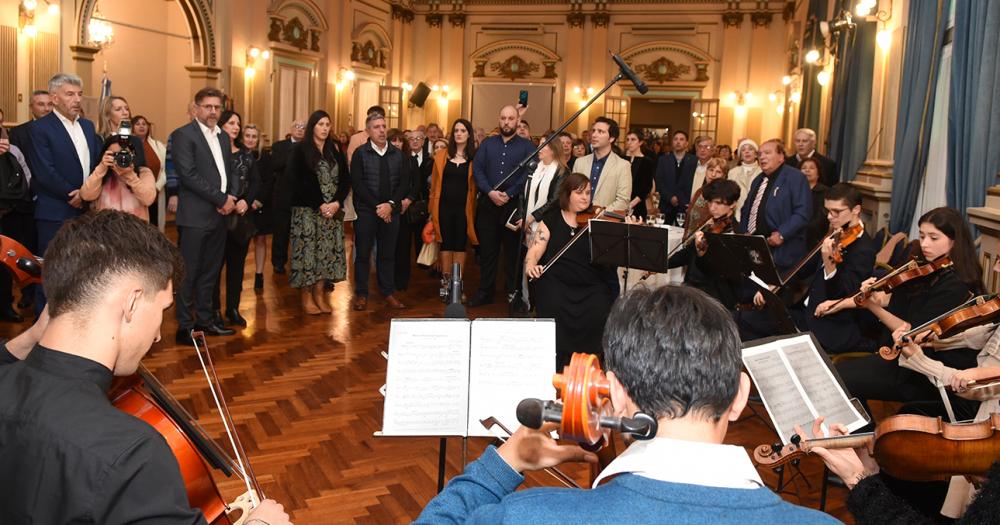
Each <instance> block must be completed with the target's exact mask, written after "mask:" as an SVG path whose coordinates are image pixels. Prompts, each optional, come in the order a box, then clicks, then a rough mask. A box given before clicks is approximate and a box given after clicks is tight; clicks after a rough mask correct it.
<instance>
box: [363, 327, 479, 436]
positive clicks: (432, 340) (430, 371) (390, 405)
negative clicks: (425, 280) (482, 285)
mask: <svg viewBox="0 0 1000 525" xmlns="http://www.w3.org/2000/svg"><path fill="white" fill-rule="evenodd" d="M469 325H470V322H469V321H467V320H465V319H393V320H392V324H391V325H390V328H389V364H388V367H387V369H386V374H385V379H386V381H385V382H386V387H385V390H386V393H385V405H384V413H383V416H382V435H385V436H464V435H466V433H465V432H466V415H467V410H468V393H469Z"/></svg>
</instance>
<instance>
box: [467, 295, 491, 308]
mask: <svg viewBox="0 0 1000 525" xmlns="http://www.w3.org/2000/svg"><path fill="white" fill-rule="evenodd" d="M484 304H493V296H492V295H491V294H487V293H484V292H478V293H476V296H475V297H473V298H472V300H471V301H469V307H471V308H475V307H477V306H483V305H484Z"/></svg>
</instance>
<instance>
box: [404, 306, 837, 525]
mask: <svg viewBox="0 0 1000 525" xmlns="http://www.w3.org/2000/svg"><path fill="white" fill-rule="evenodd" d="M604 354H605V363H606V364H607V370H608V372H607V378H608V381H609V383H610V388H611V400H612V405H613V413H614V415H616V416H626V415H627V416H632V415H634V414H636V413H637V412H640V411H641V412H644V413H646V414H652V415H653V417H656V418H657V419H658V423H659V427H658V428H659V429H658V432H657V435H656V437H655V438H654V439H652V440H649V441H636V442H635V443H633V444H632V445H631V446H629V447H628V449H627V450H626V451H625V452H623V453H622V454H621V455H620V456H619V457H618V458H617V459H615V460H614V461H612V462H611V463H610V464H609V465H608V466H607V468H605V469H604V471H603V472H602V473H601V476H600V477H599V478H598V479H597V481H596V483H595V488H594V489H593V490H578V489H556V488H540V489H528V490H524V491H520V492H516V493H515V490H516V489H517V487H518V485H520V484H521V482H522V481H524V476H523V475H522V473H523V472H525V471H528V470H535V469H539V468H543V467H549V466H553V465H557V464H559V463H561V462H563V461H570V460H574V461H579V460H588V461H594V460H595V458H594V456H593V454H591V453H588V452H585V451H583V450H582V449H581V448H580V447H579V446H576V445H566V444H559V443H557V442H556V441H554V440H553V439H552V438H551V437H549V435H548V434H547V433H545V432H543V431H536V430H532V429H528V428H525V427H522V428H520V429H519V430H518V431H517V432H515V433H514V435H513V436H512V437H511V438H510V439H509V440H508V441H507V442H506V443H504V444H503V445H501V446H500V448H493V447H489V448H488V449H487V450H486V452H485V453H483V455H482V456H481V457H480V458H479V459H478V460H476V461H475V462H473V463H472V464H470V465H469V466H468V467H466V469H465V473H464V474H462V475H461V476H459V477H457V478H455V479H453V480H452V481H451V482H450V483H449V484H448V486H447V488H445V490H444V491H443V492H442V493H441V494H439V495H438V496H437V497H436V498H434V500H432V501H431V502H430V503H429V504H428V505H427V506H426V507H425V508H424V511H423V513H422V514H421V515H420V517H418V518H417V523H434V524H440V523H466V522H469V523H597V522H602V523H603V522H616V523H651V522H676V523H713V524H723V523H733V524H744V523H796V524H810V523H839V522H837V520H835V519H833V518H832V517H830V516H828V515H826V514H823V513H820V512H817V511H814V510H811V509H805V508H801V507H797V506H795V505H792V504H790V503H788V502H786V501H784V500H782V499H781V498H780V497H779V496H778V495H777V494H775V493H773V492H772V491H771V490H769V489H768V488H767V487H765V486H764V484H763V483H762V482H761V480H760V477H759V475H758V474H757V471H756V469H755V468H754V466H753V464H752V463H751V461H750V459H749V457H748V456H747V453H746V450H745V449H744V448H743V447H740V446H732V445H724V444H723V441H724V440H725V437H726V431H727V429H728V427H729V422H730V421H735V420H736V419H737V417H739V415H740V413H741V412H742V411H743V408H744V406H745V405H746V402H747V397H748V395H749V392H750V379H749V377H748V376H747V375H746V374H745V373H742V372H741V367H742V364H741V361H740V340H739V336H738V334H737V331H736V326H735V324H734V323H733V320H732V318H731V316H730V315H729V313H728V312H727V311H726V310H725V308H722V306H721V305H719V303H718V302H716V301H715V300H713V299H711V298H710V297H709V296H708V295H706V294H705V293H704V292H702V291H700V290H696V289H694V288H690V287H680V286H664V287H661V288H657V289H653V290H649V289H644V288H637V289H634V290H632V291H630V292H629V293H628V294H627V295H625V296H624V297H623V298H621V299H619V301H618V302H617V303H616V304H615V307H614V308H613V309H612V311H611V314H610V316H609V318H608V322H607V326H606V328H605V333H604ZM602 481H606V483H603V484H601V482H602Z"/></svg>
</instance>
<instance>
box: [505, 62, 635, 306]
mask: <svg viewBox="0 0 1000 525" xmlns="http://www.w3.org/2000/svg"><path fill="white" fill-rule="evenodd" d="M624 78H626V75H625V72H624V71H622V70H621V69H619V70H618V74H616V75H615V76H614V77H612V78H611V80H609V81H608V83H607V85H605V86H604V87H603V88H602V89H601V90H600V91H598V92H597V93H595V94H594V96H593V97H591V98H590V100H588V101H587V103H586V104H584V105H583V106H582V107H580V109H579V110H578V111H577V112H576V113H573V115H572V116H570V117H569V119H568V120H566V122H563V124H562V125H561V126H559V129H557V130H555V131H553V132H552V133H551V134H550V135H549V136H548V137H546V138H545V140H543V141H542V142H541V143H540V144H539V145H538V147H537V148H535V151H533V152H531V154H529V155H528V156H527V157H525V158H524V159H523V160H521V162H519V163H518V164H517V166H515V167H514V169H512V170H511V171H510V173H508V174H507V175H505V176H504V178H502V179H500V182H498V183H496V184H494V185H493V189H494V190H497V191H499V190H500V187H501V186H503V185H504V184H506V183H507V181H509V180H510V179H511V178H513V177H514V174H515V173H517V172H518V171H519V170H521V169H522V168H524V167H525V166H527V165H528V163H530V162H531V161H532V160H534V159H535V157H537V156H538V152H540V151H542V148H544V147H545V146H548V145H549V143H550V142H552V141H553V140H555V138H556V137H558V136H559V134H560V133H562V132H563V131H565V130H566V128H568V127H569V125H570V124H572V123H573V122H575V121H576V119H577V118H579V117H580V115H582V114H583V112H584V111H586V110H587V108H589V107H590V106H592V105H594V102H597V99H599V98H601V95H604V93H605V92H606V91H607V90H609V89H611V88H612V86H614V85H615V84H617V83H618V81H620V80H622V79H624ZM533 175H534V170H532V172H531V173H528V177H527V179H525V187H524V189H523V190H522V191H521V198H520V199H519V201H520V203H521V209H522V210H524V216H523V217H522V218H521V231H520V232H519V234H518V241H517V261H516V263H515V268H514V273H515V276H516V279H515V280H516V283H515V285H514V298H513V300H511V302H510V303H509V312H510V313H511V314H513V313H514V301H516V300H518V299H519V298H520V297H521V292H522V290H521V283H522V282H523V281H524V257H521V246H524V240H525V237H526V236H527V232H528V228H527V224H528V189H530V188H531V179H532V177H533ZM588 178H589V175H588Z"/></svg>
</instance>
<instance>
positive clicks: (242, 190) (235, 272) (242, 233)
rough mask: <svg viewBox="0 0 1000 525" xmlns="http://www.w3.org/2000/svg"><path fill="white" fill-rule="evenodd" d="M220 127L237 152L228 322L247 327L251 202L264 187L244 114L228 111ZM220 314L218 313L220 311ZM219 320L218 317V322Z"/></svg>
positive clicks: (230, 186) (231, 184) (230, 185)
mask: <svg viewBox="0 0 1000 525" xmlns="http://www.w3.org/2000/svg"><path fill="white" fill-rule="evenodd" d="M219 127H220V128H222V132H223V133H225V134H226V135H229V143H230V146H231V147H232V153H233V170H232V172H230V177H229V179H228V181H227V184H226V193H228V194H229V195H232V196H234V197H236V210H235V212H234V213H231V214H229V215H227V216H226V217H225V221H226V249H225V255H223V261H225V265H226V321H227V322H228V324H234V325H238V326H246V325H247V320H246V319H244V318H243V316H241V315H240V296H241V295H242V292H243V268H244V267H245V265H246V260H247V251H249V249H250V239H252V238H253V235H254V233H256V231H257V230H256V228H255V227H254V220H253V216H252V215H249V214H247V211H248V210H249V209H250V203H251V202H254V199H256V195H257V190H258V188H259V187H260V175H259V174H258V171H257V161H256V160H255V159H254V154H253V152H252V151H251V150H250V149H249V148H247V147H246V146H245V145H244V143H243V133H242V131H243V117H241V116H240V114H239V113H237V112H235V111H230V110H226V111H223V112H222V116H220V117H219ZM219 296H220V290H219V282H218V281H216V283H215V293H214V295H213V296H212V308H213V309H214V310H215V311H216V312H218V311H219V308H221V307H222V301H221V300H220V297H219ZM216 316H217V317H218V313H216ZM218 320H219V319H216V321H218Z"/></svg>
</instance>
